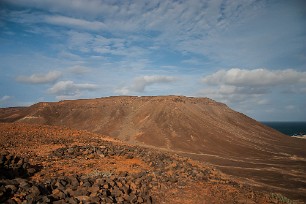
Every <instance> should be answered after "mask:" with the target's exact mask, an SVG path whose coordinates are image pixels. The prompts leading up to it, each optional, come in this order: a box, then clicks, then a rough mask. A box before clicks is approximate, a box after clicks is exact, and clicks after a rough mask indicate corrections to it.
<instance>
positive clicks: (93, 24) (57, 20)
mask: <svg viewBox="0 0 306 204" xmlns="http://www.w3.org/2000/svg"><path fill="white" fill-rule="evenodd" d="M45 22H46V23H50V24H53V25H58V26H65V27H72V28H78V29H85V30H102V29H104V28H105V25H104V23H102V22H99V21H87V20H83V19H77V18H71V17H67V16H46V17H45Z"/></svg>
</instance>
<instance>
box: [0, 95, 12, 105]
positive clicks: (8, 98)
mask: <svg viewBox="0 0 306 204" xmlns="http://www.w3.org/2000/svg"><path fill="white" fill-rule="evenodd" d="M11 98H12V97H11V96H2V97H1V98H0V104H2V103H5V102H7V101H8V100H10V99H11Z"/></svg>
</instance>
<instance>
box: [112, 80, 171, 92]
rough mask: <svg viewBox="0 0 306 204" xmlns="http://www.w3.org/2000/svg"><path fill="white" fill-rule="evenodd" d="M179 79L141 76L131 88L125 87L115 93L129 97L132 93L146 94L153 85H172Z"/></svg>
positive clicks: (134, 81)
mask: <svg viewBox="0 0 306 204" xmlns="http://www.w3.org/2000/svg"><path fill="white" fill-rule="evenodd" d="M176 80H177V78H176V77H173V76H160V75H151V76H141V77H136V78H134V80H133V82H132V84H131V85H130V86H124V87H121V88H118V89H115V93H117V94H122V95H127V94H130V93H132V92H138V93H140V92H144V91H145V88H146V87H147V86H150V85H153V84H164V83H171V82H174V81H176Z"/></svg>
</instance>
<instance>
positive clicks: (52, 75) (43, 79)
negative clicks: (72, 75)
mask: <svg viewBox="0 0 306 204" xmlns="http://www.w3.org/2000/svg"><path fill="white" fill-rule="evenodd" d="M61 75H62V73H61V72H60V71H50V72H48V73H47V74H32V75H31V76H18V77H17V78H16V81H18V82H22V83H27V84H45V83H50V82H54V81H56V80H57V79H59V78H60V76H61Z"/></svg>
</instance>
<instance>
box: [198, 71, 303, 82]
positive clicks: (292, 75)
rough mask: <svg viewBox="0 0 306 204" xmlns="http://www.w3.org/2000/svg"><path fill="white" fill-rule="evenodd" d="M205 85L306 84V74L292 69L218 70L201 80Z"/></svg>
mask: <svg viewBox="0 0 306 204" xmlns="http://www.w3.org/2000/svg"><path fill="white" fill-rule="evenodd" d="M202 82H203V83H207V84H212V85H213V84H227V85H233V86H277V85H288V84H289V85H290V84H298V83H306V72H299V71H296V70H292V69H287V70H267V69H253V70H246V69H239V68H233V69H230V70H220V71H218V72H216V73H214V74H212V75H209V76H205V77H203V78H202Z"/></svg>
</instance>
